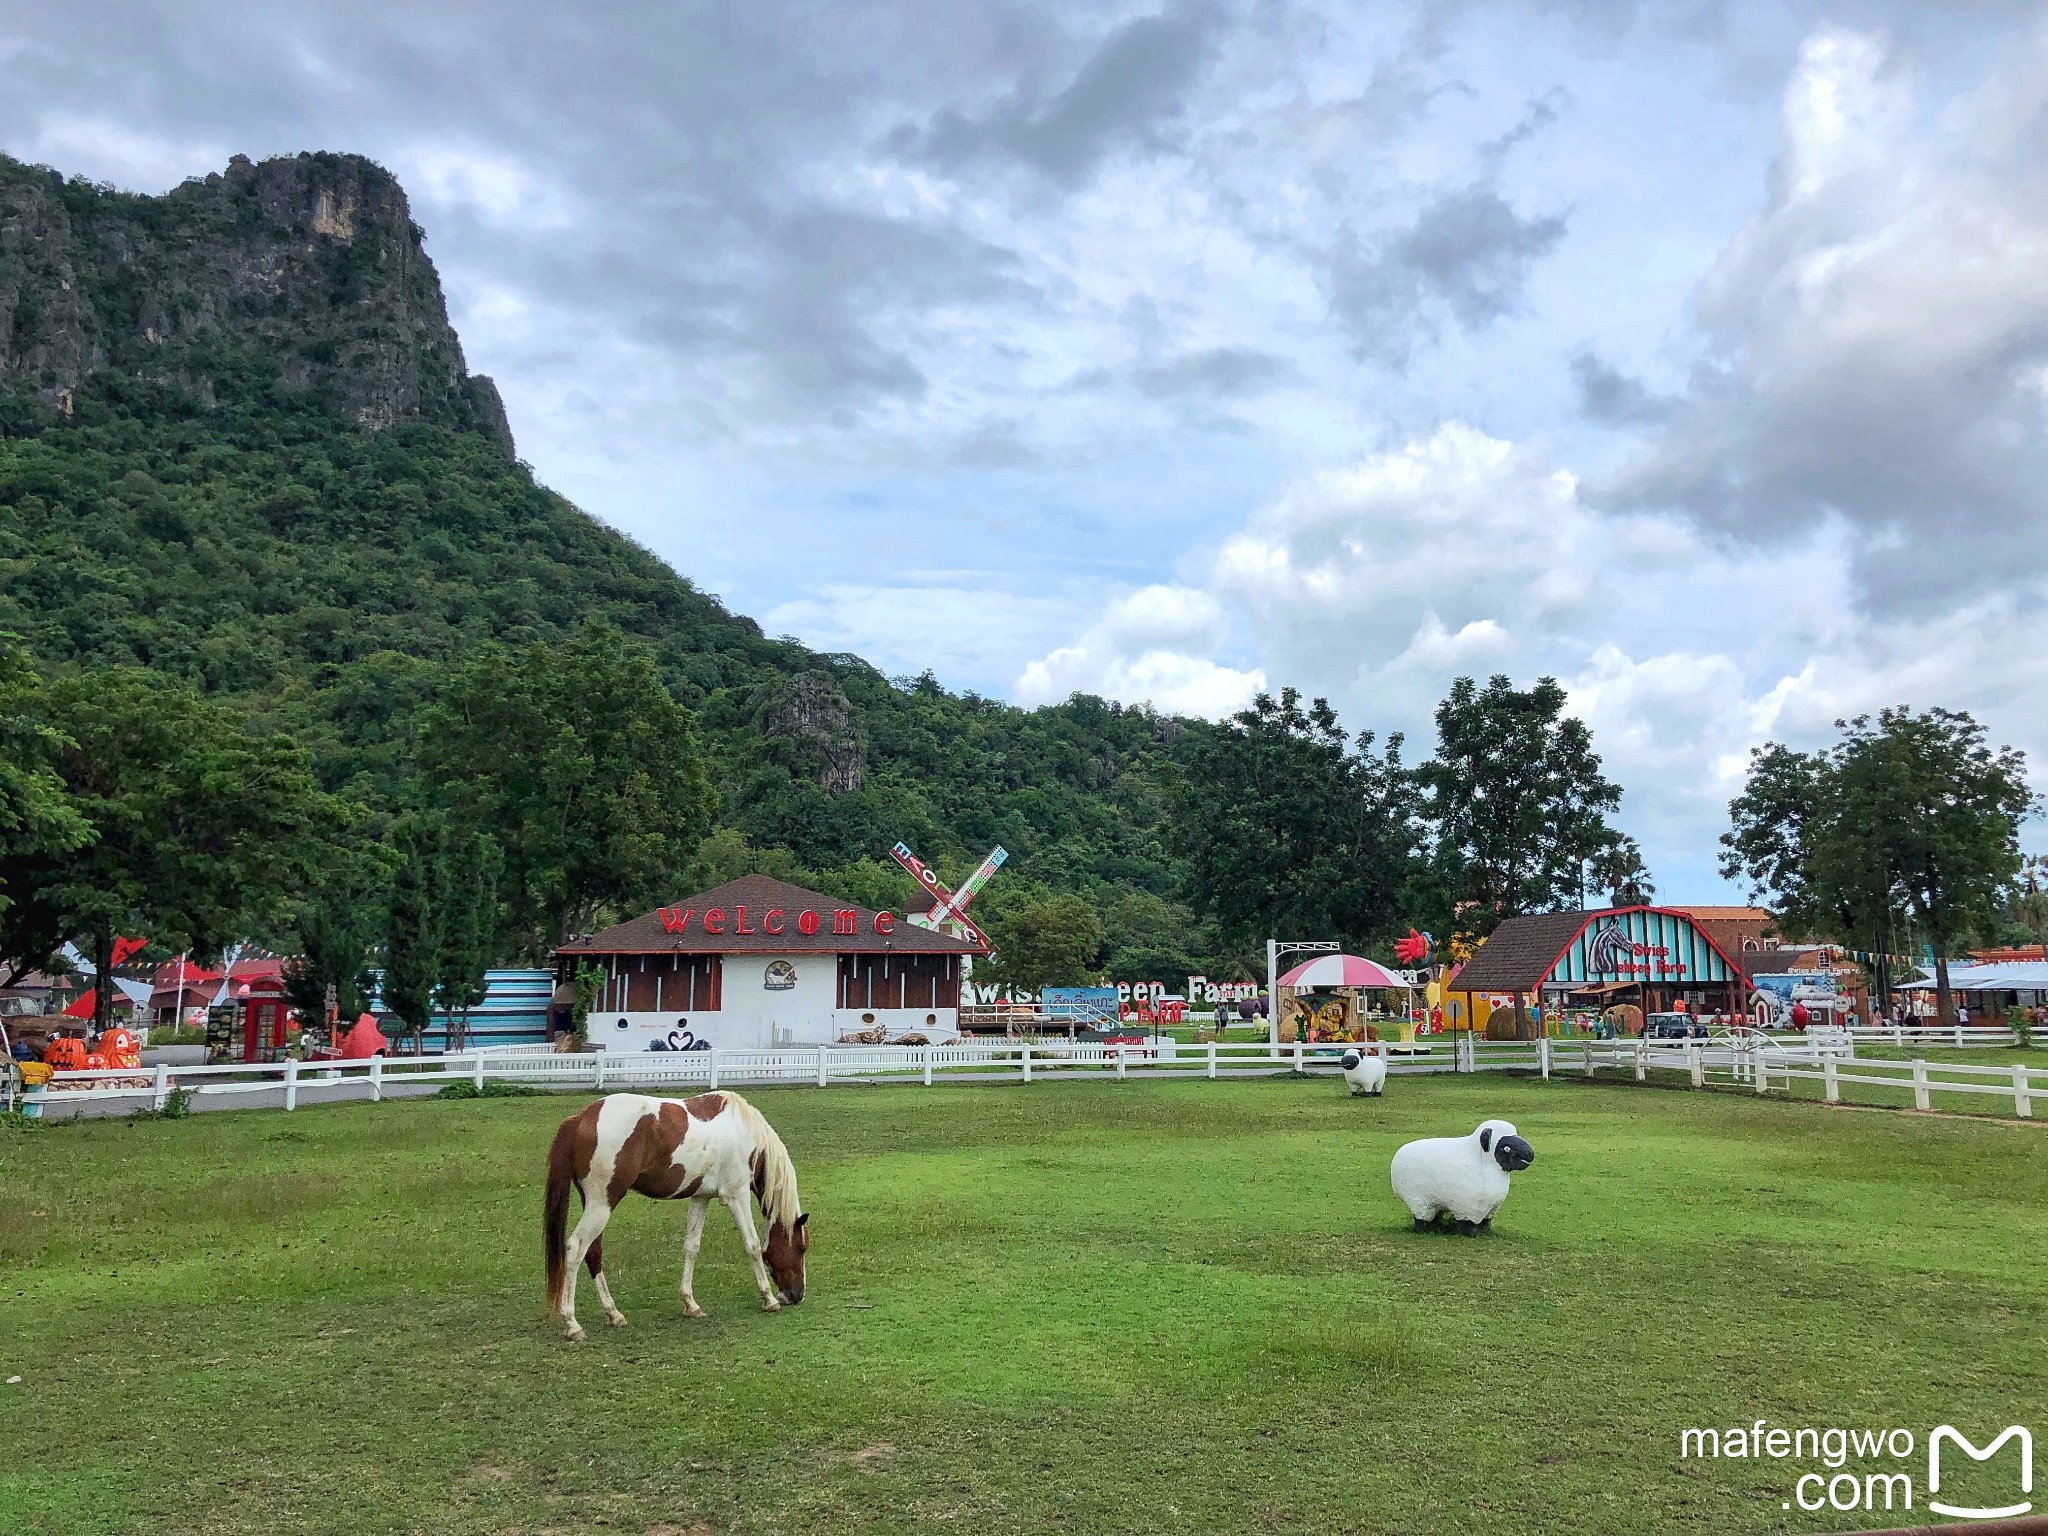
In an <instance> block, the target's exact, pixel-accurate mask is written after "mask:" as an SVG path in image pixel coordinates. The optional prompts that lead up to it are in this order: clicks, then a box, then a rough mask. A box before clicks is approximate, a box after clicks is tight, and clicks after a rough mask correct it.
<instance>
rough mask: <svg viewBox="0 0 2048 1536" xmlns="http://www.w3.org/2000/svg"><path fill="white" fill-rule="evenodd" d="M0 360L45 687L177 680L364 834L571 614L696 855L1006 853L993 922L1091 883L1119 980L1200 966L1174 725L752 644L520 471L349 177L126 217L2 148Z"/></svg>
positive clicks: (265, 184) (18, 591)
mask: <svg viewBox="0 0 2048 1536" xmlns="http://www.w3.org/2000/svg"><path fill="white" fill-rule="evenodd" d="M344 213H345V214H346V217H344ZM378 218H382V219H383V221H384V222H383V225H381V226H380V225H378V224H377V222H376V221H377V219H378ZM294 221H297V223H295V222H294ZM308 221H310V222H308ZM334 230H346V234H337V233H332V231H334ZM301 237H303V239H302V240H301ZM199 241H206V242H213V243H214V244H215V245H217V246H221V247H222V249H224V250H226V251H227V252H230V253H233V252H236V251H241V250H243V249H245V248H248V249H253V250H256V251H257V252H258V255H259V256H262V255H265V254H266V253H268V254H270V255H274V256H275V259H276V260H277V261H278V262H280V263H286V264H291V263H298V264H300V265H305V264H307V263H312V264H313V270H311V271H310V272H300V271H299V270H298V268H297V267H296V266H294V267H292V268H291V270H290V272H288V273H287V275H286V277H285V278H284V279H283V280H281V281H271V280H269V279H264V278H263V273H262V268H263V264H264V263H263V260H259V259H252V260H251V261H250V262H248V263H240V262H238V260H236V259H230V256H224V255H220V254H218V253H216V255H215V256H214V257H213V258H212V259H211V260H210V261H209V262H198V261H195V260H193V259H192V258H191V255H190V250H189V247H190V246H191V245H192V243H193V242H199ZM223 242H224V244H223ZM301 244H303V247H304V250H303V252H302V251H301ZM337 253H339V254H337ZM244 266H246V267H247V268H248V272H249V273H253V274H254V275H249V276H247V283H245V284H244V285H243V286H242V287H237V284H238V283H240V282H242V277H241V276H238V274H241V273H242V272H243V267H244ZM215 269H218V270H219V272H220V273H222V274H224V275H220V276H218V277H216V276H212V275H209V274H210V273H213V272H214V271H215ZM280 270H283V268H280ZM422 272H424V274H425V277H424V278H422V276H421V274H422ZM244 275H246V274H244ZM259 280H260V281H259ZM210 284H211V285H214V286H212V287H209V285H210ZM265 284H267V286H265ZM249 285H255V286H249ZM216 290H217V291H216ZM81 293H82V294H83V295H84V297H85V299H86V300H87V301H88V302H85V303H82V304H70V307H69V308H66V304H67V303H69V301H70V299H72V298H75V297H76V296H77V295H79V294H81ZM280 312H287V313H286V320H287V321H289V323H288V324H285V325H282V326H280V325H278V324H276V323H274V322H276V321H277V318H278V315H279V313H280ZM251 316H255V317H256V318H255V319H251V318H250V317H251ZM294 317H295V318H294ZM308 335H311V336H313V337H314V338H315V340H314V341H313V342H310V343H308V342H306V341H305V340H304V338H305V337H306V336H308ZM281 336H289V337H294V338H298V339H296V340H280V339H279V338H280V337H281ZM394 338H396V341H394ZM401 343H402V344H403V345H400V344H401ZM0 345H4V349H5V350H4V351H0V631H12V632H14V633H16V634H19V635H21V636H23V637H24V638H25V639H26V640H27V641H28V643H29V645H30V648H31V649H32V651H33V652H34V654H35V655H36V656H37V658H38V659H39V660H40V661H41V662H42V663H43V664H44V665H45V666H46V668H49V669H52V670H54V671H60V672H61V671H72V670H90V669H92V668H95V667H104V666H108V665H111V664H117V663H132V664H139V665H142V666H146V667H149V668H151V669H153V670H155V671H158V672H161V673H163V674H165V675H167V676H174V677H177V678H181V679H184V680H187V681H189V682H191V683H193V684H195V685H196V686H198V687H200V688H201V689H202V690H204V691H205V692H206V693H208V694H210V695H213V696H216V697H220V698H224V699H227V700H231V701H234V702H237V703H239V704H241V705H244V706H246V708H247V709H248V710H249V712H250V714H251V716H252V720H253V724H254V728H256V729H259V730H274V731H279V732H287V733H290V734H291V735H293V736H295V737H297V738H298V739H300V740H302V741H303V742H304V743H305V744H306V745H307V746H308V748H309V749H310V751H311V753H312V759H313V764H314V767H315V770H316V773H317V776H318V778H319V779H320V781H321V783H322V784H323V786H324V787H326V788H328V789H330V790H333V791H336V792H339V793H341V794H343V795H345V796H346V797H347V798H348V799H350V800H352V801H355V802H358V803H360V804H361V805H363V806H365V807H367V808H368V809H369V810H370V811H371V813H372V814H373V815H376V814H379V813H385V814H388V813H389V812H390V811H391V810H393V809H394V808H396V807H398V806H399V805H401V804H402V803H403V802H404V801H405V800H406V798H407V795H408V792H409V788H410V780H411V778H412V774H413V771H414V750H413V749H414V745H415V731H416V727H417V724H418V722H419V720H420V718H421V715H422V712H423V710H424V709H426V708H427V707H428V706H429V705H430V704H431V702H432V701H433V700H434V698H435V697H436V695H437V692H438V690H439V689H440V687H441V684H442V683H443V681H444V679H446V678H447V677H448V676H449V674H450V671H451V669H452V668H454V667H455V666H457V665H459V664H461V663H462V662H464V661H465V660H467V659H469V658H471V657H473V656H474V655H475V654H477V653H478V652H479V650H480V649H481V648H483V647H485V646H487V645H489V644H491V643H494V642H496V643H504V644H508V645H517V644H521V643H525V642H530V641H532V640H536V639H544V638H550V637H554V636H558V635H561V634H564V633H566V632H567V631H569V630H571V629H572V628H575V627H577V626H580V625H582V624H583V623H584V622H585V621H586V620H589V619H593V618H594V619H598V620H602V621H604V622H606V623H608V624H610V625H613V626H616V627H617V628H618V629H620V630H622V631H624V632H625V633H626V634H627V635H628V636H631V637H635V638H636V639H638V640H639V641H641V642H644V644H645V645H646V646H647V647H648V648H649V649H650V650H651V652H652V654H653V656H654V657H655V659H656V661H657V664H658V667H659V670H660V673H661V676H662V678H663V680H664V681H665V682H666V683H667V685H668V686H669V688H670V690H671V691H672V692H673V693H674V694H675V696H676V697H677V699H679V700H680V701H681V702H682V703H683V704H684V705H686V706H687V707H688V708H689V709H690V710H691V711H692V712H693V713H694V716H695V722H696V728H697V730H698V733H699V735H700V738H701V740H702V742H703V745H704V749H705V753H706V756H707V758H708V761H709V764H710V768H711V777H712V780H713V783H714V785H715V787H716V789H717V791H718V798H719V810H718V821H719V823H720V824H721V826H722V827H724V828H725V829H726V830H725V831H724V832H722V833H720V834H718V835H716V836H714V837H713V838H712V839H711V841H710V843H709V844H708V845H707V848H706V851H705V854H704V857H705V858H706V859H707V860H710V861H711V864H712V865H713V866H716V865H717V863H718V861H721V860H723V861H726V862H728V863H730V862H733V861H744V860H748V859H752V858H757V857H766V858H769V859H770V860H771V861H780V862H781V863H782V864H783V865H784V866H785V867H787V868H790V869H792V870H801V871H803V872H807V873H811V874H814V875H816V876H818V877H819V878H821V879H826V880H830V879H832V878H833V877H834V872H835V871H836V872H841V873H842V876H843V878H847V879H856V880H858V881H861V882H864V883H865V885H866V886H867V887H868V888H869V889H870V890H873V888H874V886H875V884H876V882H886V881H887V880H888V879H889V878H891V877H890V876H888V875H887V874H886V872H884V871H883V870H881V869H879V868H878V867H877V866H876V865H875V864H873V863H872V862H871V861H873V860H876V859H886V856H887V851H888V849H889V847H890V845H891V844H892V843H894V842H895V841H896V840H897V839H898V838H902V839H904V840H906V841H908V842H910V843H911V844H912V845H913V846H915V847H916V848H917V849H918V850H919V851H920V852H921V853H923V854H925V855H926V857H928V858H933V859H936V861H937V862H939V863H940V865H941V866H942V867H944V868H947V869H949V870H950V871H951V872H953V873H955V874H957V873H959V872H960V871H961V870H962V869H963V868H964V866H965V865H966V864H967V863H968V862H969V861H970V860H971V859H973V858H977V857H979V855H980V854H981V853H982V852H983V851H985V850H986V848H987V847H988V846H989V845H990V844H992V843H996V842H1001V843H1003V844H1004V845H1006V846H1007V847H1009V848H1010V849H1011V851H1012V854H1013V862H1012V865H1011V870H1010V872H1009V873H1008V874H1007V875H1006V876H1005V877H1004V881H1002V882H998V885H997V886H996V887H994V888H992V895H991V899H992V900H993V901H995V902H997V903H998V904H1000V901H1001V897H1000V895H999V894H998V893H999V892H1000V890H1001V888H1002V886H1003V885H1004V884H1005V883H1007V884H1008V885H1009V886H1011V887H1012V888H1024V887H1028V886H1030V885H1033V884H1037V885H1043V886H1045V887H1048V888H1050V889H1053V890H1063V889H1064V890H1075V889H1079V890H1092V891H1095V892H1098V893H1101V894H1105V895H1106V894H1107V888H1108V887H1111V886H1113V887H1115V888H1116V894H1115V896H1114V899H1111V900H1107V901H1106V902H1105V904H1104V916H1105V918H1106V920H1107V921H1108V923H1109V925H1110V930H1111V931H1110V934H1109V939H1110V943H1111V945H1112V946H1113V947H1116V948H1121V949H1122V950H1123V951H1124V955H1123V958H1124V959H1125V960H1126V961H1135V960H1137V959H1138V958H1139V956H1140V954H1141V953H1142V954H1143V955H1145V956H1148V957H1149V961H1148V964H1149V967H1150V968H1151V969H1155V970H1159V971H1161V972H1162V974H1163V975H1170V974H1171V973H1172V971H1174V970H1176V969H1178V968H1179V967H1180V966H1181V965H1182V964H1183V963H1185V962H1186V961H1187V960H1188V959H1189V954H1188V951H1190V950H1193V951H1195V952H1196V953H1199V952H1200V950H1201V947H1202V945H1201V941H1200V940H1199V938H1198V937H1197V936H1196V935H1195V933H1194V932H1193V930H1192V926H1191V923H1190V921H1189V920H1188V919H1187V917H1186V915H1185V913H1183V912H1180V911H1178V910H1176V909H1175V908H1174V907H1173V906H1172V905H1170V904H1169V902H1168V901H1167V900H1165V899H1163V898H1166V897H1168V896H1169V895H1170V894H1171V890H1172V872H1171V869H1170V867H1169V856H1168V853H1167V851H1166V848H1165V845H1164V842H1163V838H1162V834H1163V811H1162V804H1161V787H1160V782H1159V778H1158V773H1157V770H1158V769H1159V767H1160V766H1161V765H1162V764H1163V763H1164V762H1166V761H1167V760H1168V759H1169V758H1170V757H1171V756H1172V755H1173V753H1174V751H1175V745H1176V742H1177V741H1178V740H1179V739H1180V738H1181V737H1182V736H1183V734H1184V733H1185V732H1186V731H1187V730H1189V729H1195V730H1199V729H1201V727H1199V726H1192V727H1191V726H1189V725H1188V724H1186V723H1184V722H1180V721H1176V720H1171V719H1166V718H1161V717H1158V716H1155V715H1154V714H1152V713H1150V712H1149V711H1146V710H1142V709H1129V708H1123V707H1119V706H1114V705H1110V704H1106V703H1103V702H1101V701H1098V700H1091V699H1081V698H1077V699H1075V700H1072V701H1070V702H1069V703H1067V704H1064V705H1060V706H1057V707H1054V708H1050V709H1041V710H1036V711H1024V710H1019V709H1015V708H1011V707H1008V706H1005V705H1002V704H999V703H996V702H993V701H990V700H985V699H979V698H976V697H973V696H965V697H962V696H959V695H955V694H951V693H949V692H947V691H946V690H944V689H943V688H942V687H940V686H939V685H938V684H937V683H935V682H934V681H933V680H931V679H930V678H928V677H927V678H924V679H919V680H916V681H914V682H903V683H895V682H891V681H890V680H889V679H886V678H884V677H883V676H881V675H880V674H879V673H877V672H876V671H875V670H874V669H873V668H872V667H870V666H868V665H867V664H866V663H864V662H862V661H860V660H859V659H858V658H855V657H850V656H821V655H818V654H815V653H813V652H810V651H808V650H806V649H804V648H803V647H801V646H798V645H795V644H793V643H791V642H788V641H778V640H771V639H769V638H767V637H765V636H764V635H763V634H762V633H761V631H760V629H759V627H758V626H757V625H755V624H754V623H753V622H752V621H751V620H748V619H746V618H743V617H740V616H737V615H734V614H731V613H729V612H727V611H726V610H725V608H724V607H723V606H722V605H721V604H720V603H719V602H718V601H717V600H716V599H715V598H712V597H710V596H708V595H706V594H704V593H701V592H699V591H697V590H696V589H695V588H694V587H693V586H692V585H691V584H690V582H689V581H688V579H687V578H686V577H685V576H682V575H679V574H677V573H676V572H674V571H672V570H671V569H669V568H668V567H667V566H666V565H664V564H663V563H662V562H661V561H660V560H658V559H657V558H655V557H654V556H653V555H651V554H649V553H648V552H647V551H645V550H643V549H641V548H639V547H637V546H636V545H634V544H633V543H632V542H631V541H629V540H627V539H626V538H624V537H622V536H620V535H618V534H617V533H615V532H613V531H611V530H609V529H607V528H605V527H603V526H602V525H601V524H599V523H597V522H596V521H595V520H594V519H592V518H590V517H588V516H587V515H585V514H584V513H582V512H580V511H578V510H577V509H576V508H575V507H573V506H571V505H570V504H569V503H567V502H566V501H564V500H563V499H562V498H561V497H559V496H556V495H554V494H553V493H551V492H549V491H548V490H546V489H545V488H544V487H542V486H540V485H538V484H537V483H535V481H534V479H533V477H532V475H531V474H530V473H529V471H528V470H527V469H526V468H525V467H524V466H523V465H522V464H520V463H518V462H517V461H516V460H515V459H514V458H513V457H512V455H511V452H510V440H509V437H508V436H507V435H506V433H505V432H504V430H503V426H502V419H501V418H494V417H493V415H492V412H491V410H490V409H489V408H488V407H489V406H493V405H495V401H496V392H495V390H494V389H491V388H490V386H489V383H488V381H487V380H482V379H479V378H474V377H472V376H469V375H467V374H465V373H463V372H462V362H461V354H460V349H459V344H457V343H456V342H455V340H454V337H453V333H452V332H451V331H448V330H447V328H446V321H445V316H444V315H443V314H442V312H441V301H440V295H439V291H438V286H437V284H435V283H434V281H433V280H432V269H431V267H430V266H427V265H426V264H425V257H424V255H423V253H421V251H420V248H419V240H418V231H417V230H416V229H415V228H413V227H412V226H411V225H410V223H409V220H407V219H406V216H405V214H404V202H403V196H402V193H398V192H397V189H396V185H395V183H391V182H390V181H389V178H388V177H387V176H385V175H384V173H382V172H381V171H378V170H377V169H376V168H375V167H371V166H368V165H367V163H366V162H362V161H357V160H353V159H350V158H348V157H338V156H302V157H299V158H298V159H297V160H295V161H283V162H269V163H266V165H264V166H261V167H251V166H249V165H248V164H247V163H246V162H239V163H238V165H237V166H236V167H232V168H230V171H229V172H228V173H227V175H226V176H225V177H224V178H223V177H216V178H210V179H209V181H207V182H203V183H189V184H187V187H185V188H181V189H179V191H178V192H175V193H173V194H171V195H169V196H168V197H166V198H159V199H152V198H140V197H133V196H129V195H126V194H121V193H116V192H113V191H111V190H109V189H103V188H93V187H89V186H84V185H82V184H80V183H77V182H65V181H63V180H62V179H61V178H56V177H54V176H53V175H52V173H49V172H47V171H43V170H38V169H35V168H30V167H24V166H20V165H18V164H16V163H14V162H10V161H0ZM406 345H409V346H414V347H415V348H416V350H417V354H418V355H417V356H416V357H415V358H413V360H412V361H411V362H407V361H406V360H405V358H404V356H403V355H401V354H402V353H403V346H406ZM394 346H398V348H399V351H398V352H397V353H394V350H393V348H394ZM365 358H367V361H364V360H363V359H365ZM394 359H396V360H394ZM408 369H411V370H413V373H416V374H417V375H418V376H419V379H423V380H425V382H424V383H420V382H419V381H418V380H416V379H414V377H413V376H412V373H408ZM394 381H395V382H394ZM479 402H482V404H480V403H479ZM764 850H765V851H766V852H763V851H764ZM709 872H716V873H724V872H727V871H725V870H723V869H717V868H715V867H714V868H712V869H711V870H710V871H709ZM907 895H908V891H907V889H903V890H901V891H900V894H899V899H900V897H901V896H907ZM1127 974H1128V972H1127ZM1183 974H1184V973H1183Z"/></svg>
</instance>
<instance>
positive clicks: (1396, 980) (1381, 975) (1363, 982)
mask: <svg viewBox="0 0 2048 1536" xmlns="http://www.w3.org/2000/svg"><path fill="white" fill-rule="evenodd" d="M1280 985H1281V986H1283V987H1293V988H1295V989H1297V990H1298V991H1305V992H1314V991H1320V990H1322V989H1324V988H1328V987H1406V986H1407V985H1408V983H1407V981H1405V980H1404V979H1403V978H1401V977H1399V976H1396V975H1395V974H1394V973H1393V972H1392V971H1390V970H1388V969H1387V968H1386V967H1385V966H1384V965H1381V964H1380V963H1379V962H1378V961H1376V960H1366V959H1363V958H1361V957H1360V956H1358V955H1317V956H1316V957H1315V959H1313V960H1304V961H1303V962H1302V963H1301V964H1300V965H1297V966H1296V967H1295V968H1294V969H1293V970H1291V971H1289V972H1288V973H1287V974H1286V975H1285V976H1282V977H1281V978H1280Z"/></svg>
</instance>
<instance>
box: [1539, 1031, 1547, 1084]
mask: <svg viewBox="0 0 2048 1536" xmlns="http://www.w3.org/2000/svg"><path fill="white" fill-rule="evenodd" d="M1536 1061H1537V1064H1538V1066H1540V1067H1541V1068H1542V1070H1543V1080H1544V1081H1545V1082H1548V1081H1549V1080H1550V1036H1548V1035H1545V1036H1544V1037H1543V1038H1542V1039H1541V1040H1538V1041H1537V1042H1536Z"/></svg>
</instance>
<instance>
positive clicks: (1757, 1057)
mask: <svg viewBox="0 0 2048 1536" xmlns="http://www.w3.org/2000/svg"><path fill="white" fill-rule="evenodd" d="M1749 1071H1750V1077H1751V1080H1752V1081H1753V1082H1754V1083H1755V1084H1756V1091H1757V1092H1758V1093H1769V1092H1770V1091H1771V1066H1770V1063H1769V1062H1768V1061H1766V1060H1765V1059H1764V1053H1763V1049H1762V1047H1758V1048H1757V1050H1756V1051H1755V1052H1754V1053H1753V1054H1752V1058H1751V1061H1750V1066H1749Z"/></svg>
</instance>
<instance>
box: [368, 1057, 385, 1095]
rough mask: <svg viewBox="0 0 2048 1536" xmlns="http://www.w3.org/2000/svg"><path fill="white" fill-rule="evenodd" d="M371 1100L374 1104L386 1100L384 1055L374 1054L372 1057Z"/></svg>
mask: <svg viewBox="0 0 2048 1536" xmlns="http://www.w3.org/2000/svg"><path fill="white" fill-rule="evenodd" d="M370 1102H371V1103H372V1104H382V1103H383V1102H384V1058H383V1057H382V1056H372V1057H371V1058H370Z"/></svg>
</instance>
